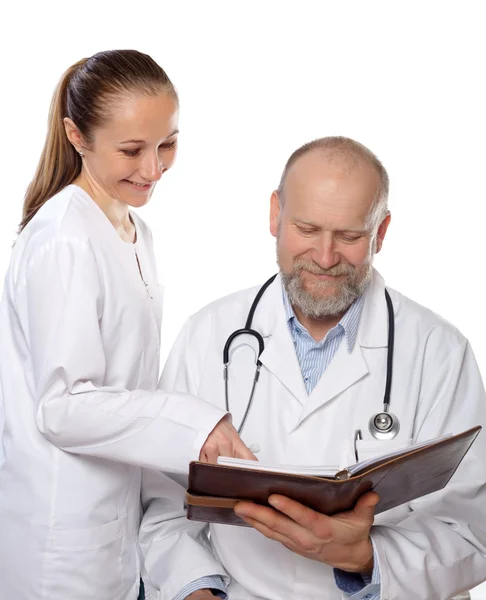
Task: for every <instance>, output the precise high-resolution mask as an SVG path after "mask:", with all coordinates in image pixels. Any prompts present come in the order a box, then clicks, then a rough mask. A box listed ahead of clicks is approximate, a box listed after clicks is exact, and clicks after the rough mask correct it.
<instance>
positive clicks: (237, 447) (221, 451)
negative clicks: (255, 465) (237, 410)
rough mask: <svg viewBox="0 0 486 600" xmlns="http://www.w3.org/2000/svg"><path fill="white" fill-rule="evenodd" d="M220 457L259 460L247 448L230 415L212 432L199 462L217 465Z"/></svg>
mask: <svg viewBox="0 0 486 600" xmlns="http://www.w3.org/2000/svg"><path fill="white" fill-rule="evenodd" d="M218 456H229V457H236V458H246V459H248V460H257V457H256V456H255V455H254V454H253V453H252V452H250V450H249V449H248V448H247V447H246V446H245V444H244V443H243V442H242V440H241V438H240V436H239V435H238V432H237V431H236V429H235V428H234V427H233V425H232V424H231V421H230V415H226V416H224V417H223V418H222V419H221V421H219V423H218V424H217V425H216V427H215V428H214V429H213V430H212V431H211V433H210V434H209V436H208V439H207V440H206V442H205V443H204V446H203V447H202V449H201V453H200V454H199V460H200V461H202V462H208V463H216V462H217V460H218Z"/></svg>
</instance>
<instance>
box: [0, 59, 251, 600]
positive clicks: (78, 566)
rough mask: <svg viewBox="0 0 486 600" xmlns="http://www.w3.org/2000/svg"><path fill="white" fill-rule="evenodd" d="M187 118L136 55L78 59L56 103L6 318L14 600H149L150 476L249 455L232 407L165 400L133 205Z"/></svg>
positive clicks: (149, 63)
mask: <svg viewBox="0 0 486 600" xmlns="http://www.w3.org/2000/svg"><path fill="white" fill-rule="evenodd" d="M177 120H178V99H177V95H176V92H175V90H174V87H173V85H172V83H171V82H170V80H169V79H168V77H167V75H166V74H165V72H164V71H163V70H162V69H161V68H160V67H159V66H158V65H157V64H156V63H155V62H154V61H153V60H152V59H151V58H150V57H148V56H146V55H144V54H141V53H139V52H136V51H110V52H101V53H99V54H96V55H94V56H92V57H91V58H89V59H85V60H82V61H80V62H78V63H77V64H75V65H73V66H72V67H71V68H70V69H69V70H68V71H67V72H66V73H65V75H64V77H63V78H62V80H61V82H60V84H59V87H58V89H57V91H56V93H55V95H54V99H53V102H52V105H51V112H50V117H49V131H48V135H47V140H46V144H45V147H44V150H43V153H42V156H41V159H40V162H39V166H38V169H37V172H36V174H35V177H34V179H33V181H32V183H31V185H30V187H29V188H28V191H27V194H26V198H25V204H24V217H23V221H22V224H21V233H20V235H19V237H18V239H17V241H16V244H15V246H14V248H13V252H12V258H11V263H10V267H9V270H8V273H7V277H6V281H5V289H4V293H3V299H2V302H1V306H0V331H1V336H0V408H2V405H3V408H2V411H3V413H4V419H5V423H4V431H3V447H4V454H5V456H4V463H3V465H2V467H1V468H0V531H1V543H0V598H2V600H3V599H7V598H8V599H12V600H41V599H42V600H61V599H62V600H93V599H94V598H100V600H135V599H136V598H137V594H138V587H139V579H140V568H139V564H140V561H139V555H138V551H137V548H138V546H137V544H136V539H137V531H138V525H139V518H140V501H139V498H140V480H141V467H148V468H151V469H157V470H164V471H168V472H183V471H185V470H186V469H187V465H188V462H189V461H190V460H192V459H197V458H198V456H199V455H200V453H201V456H202V458H203V459H206V460H214V459H215V457H216V456H217V455H218V454H222V453H224V454H227V453H228V452H229V453H232V454H238V455H241V456H243V455H248V454H249V451H248V450H247V449H246V447H245V446H244V445H243V443H242V442H241V441H240V440H239V438H238V436H237V434H236V432H235V430H234V429H233V428H232V426H231V424H230V423H229V421H228V420H227V419H226V418H224V416H225V412H224V411H222V410H220V409H218V408H216V407H214V406H213V405H211V404H209V403H207V402H204V401H203V400H201V399H199V398H196V397H194V396H190V395H184V394H175V393H166V392H165V391H162V390H157V379H158V372H159V345H160V339H159V335H160V334H159V332H160V319H161V297H160V292H159V286H158V279H157V274H156V268H155V261H154V254H153V249H152V238H151V234H150V231H149V229H148V227H147V226H146V225H145V224H144V222H143V221H142V220H141V219H140V218H139V217H138V216H137V215H135V214H134V213H132V212H131V211H130V210H129V209H130V208H132V207H134V208H137V207H140V206H143V205H144V204H146V203H147V202H148V200H149V198H150V196H151V195H152V192H153V190H154V186H155V184H156V183H157V181H158V180H159V179H160V178H161V176H162V175H163V174H164V173H165V171H167V169H169V168H170V167H171V166H172V164H173V162H174V159H175V155H176V146H177V133H178V129H177V126H178V123H177ZM2 411H0V412H2ZM208 436H209V437H208ZM205 441H206V443H205V444H204V442H205ZM203 444H204V447H203ZM201 448H202V450H201Z"/></svg>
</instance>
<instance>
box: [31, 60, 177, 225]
mask: <svg viewBox="0 0 486 600" xmlns="http://www.w3.org/2000/svg"><path fill="white" fill-rule="evenodd" d="M160 91H165V92H167V93H169V94H171V95H172V96H173V97H174V98H175V99H176V100H177V92H176V91H175V88H174V86H173V85H172V82H171V81H170V79H169V78H168V76H167V74H166V73H165V71H164V70H163V69H162V68H161V67H159V65H158V64H157V63H156V62H155V61H154V60H153V59H152V58H151V57H150V56H148V55H147V54H142V53H141V52H137V51H136V50H108V51H106V52H98V53H97V54H95V55H94V56H92V57H91V58H84V59H83V60H80V61H79V62H77V63H76V64H74V65H73V66H72V67H70V68H69V69H68V70H67V71H66V72H65V73H64V75H63V76H62V78H61V81H60V82H59V84H58V86H57V88H56V91H55V92H54V96H53V98H52V102H51V107H50V110H49V120H48V131H47V137H46V141H45V144H44V148H43V150H42V154H41V157H40V160H39V164H38V166H37V170H36V172H35V175H34V178H33V179H32V181H31V183H30V185H29V187H28V188H27V192H26V194H25V199H24V208H23V214H22V222H21V224H20V230H22V229H23V228H24V227H25V226H26V225H27V223H28V222H29V221H30V220H31V219H32V217H33V216H34V215H35V214H36V213H37V211H38V210H39V209H40V208H41V206H42V205H43V204H45V203H46V202H47V200H49V198H52V196H54V195H55V194H57V192H59V191H60V190H62V189H63V188H64V187H66V186H67V185H69V184H70V183H72V182H73V181H74V180H75V179H76V177H77V176H78V175H79V173H80V172H81V166H82V161H81V157H80V156H79V154H78V153H77V152H76V150H75V148H74V147H73V145H72V144H71V142H70V141H69V140H68V138H67V135H66V132H65V129H64V122H63V120H64V118H65V117H69V118H70V119H72V121H73V122H74V123H75V125H76V126H77V127H78V129H79V131H80V132H81V134H82V135H83V138H84V139H85V140H86V142H87V143H90V142H91V141H92V139H93V130H94V129H95V128H96V127H100V126H102V125H103V124H104V123H106V122H107V121H108V120H109V118H110V108H112V107H113V106H114V105H115V102H116V99H117V97H119V96H120V94H126V93H129V94H130V93H132V94H133V93H139V94H145V95H155V94H157V93H159V92H160Z"/></svg>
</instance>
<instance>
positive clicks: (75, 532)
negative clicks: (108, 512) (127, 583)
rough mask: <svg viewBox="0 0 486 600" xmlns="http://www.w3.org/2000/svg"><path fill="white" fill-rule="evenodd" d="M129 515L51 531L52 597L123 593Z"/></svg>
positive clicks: (85, 599) (88, 599)
mask: <svg viewBox="0 0 486 600" xmlns="http://www.w3.org/2000/svg"><path fill="white" fill-rule="evenodd" d="M125 525H126V518H125V517H122V518H120V519H117V520H115V521H110V522H109V523H105V524H104V525H101V526H98V527H90V528H87V529H62V530H59V529H58V530H54V531H53V532H52V537H51V543H50V544H49V547H48V552H47V553H48V561H47V564H48V565H49V569H50V573H49V578H48V579H49V581H50V582H51V586H50V588H49V600H66V598H74V597H75V598H76V600H92V599H93V598H119V597H121V595H122V588H121V586H122V550H123V536H124V531H125Z"/></svg>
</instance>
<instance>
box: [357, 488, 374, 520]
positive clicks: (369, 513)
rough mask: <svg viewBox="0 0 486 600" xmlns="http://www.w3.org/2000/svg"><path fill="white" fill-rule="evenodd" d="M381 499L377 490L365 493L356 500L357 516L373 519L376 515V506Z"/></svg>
mask: <svg viewBox="0 0 486 600" xmlns="http://www.w3.org/2000/svg"><path fill="white" fill-rule="evenodd" d="M379 501H380V497H379V496H378V494H377V493H376V492H368V493H367V494H363V496H361V497H360V498H359V499H358V501H357V502H356V506H355V507H354V512H355V514H356V515H357V516H359V517H361V518H363V519H366V520H371V521H372V520H373V519H374V516H375V507H376V505H377V504H378V502H379Z"/></svg>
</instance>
